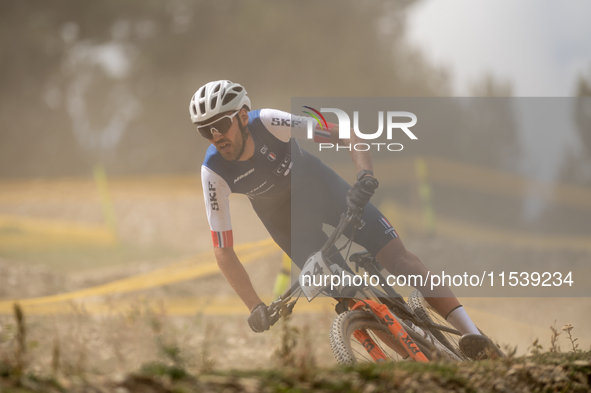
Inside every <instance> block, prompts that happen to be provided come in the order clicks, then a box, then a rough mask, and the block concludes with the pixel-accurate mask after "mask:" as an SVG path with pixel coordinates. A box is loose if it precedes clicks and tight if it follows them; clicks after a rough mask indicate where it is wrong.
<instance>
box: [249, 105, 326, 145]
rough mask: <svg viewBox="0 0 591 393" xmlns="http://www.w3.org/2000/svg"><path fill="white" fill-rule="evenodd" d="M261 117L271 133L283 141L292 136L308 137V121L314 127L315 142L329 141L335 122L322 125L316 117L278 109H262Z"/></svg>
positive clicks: (296, 137) (298, 137)
mask: <svg viewBox="0 0 591 393" xmlns="http://www.w3.org/2000/svg"><path fill="white" fill-rule="evenodd" d="M260 119H261V121H262V122H263V125H264V126H265V128H266V129H267V130H269V132H270V133H271V134H273V135H274V136H275V137H276V138H277V139H279V140H280V141H283V142H286V143H287V142H288V141H289V139H290V138H295V139H307V134H308V122H311V125H312V127H313V134H314V142H329V141H330V133H331V131H332V129H333V127H334V125H335V124H334V123H328V129H327V127H326V125H324V126H322V125H320V124H318V123H317V122H316V120H315V119H313V118H311V117H307V116H297V115H292V114H291V113H287V112H283V111H280V110H277V109H261V112H260Z"/></svg>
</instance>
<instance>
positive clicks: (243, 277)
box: [214, 247, 262, 311]
mask: <svg viewBox="0 0 591 393" xmlns="http://www.w3.org/2000/svg"><path fill="white" fill-rule="evenodd" d="M214 254H215V257H216V259H217V262H218V266H219V267H220V270H221V271H222V274H223V275H224V277H226V280H227V281H228V283H229V284H230V286H231V287H232V288H233V289H234V291H235V292H236V294H237V295H238V296H239V297H240V299H241V300H242V301H243V302H244V304H245V305H246V307H248V309H249V310H251V311H252V309H253V308H254V307H255V306H256V305H258V304H260V303H261V302H262V300H261V298H259V296H258V295H257V293H256V291H255V290H254V288H253V286H252V283H251V282H250V278H249V277H248V273H247V272H246V270H245V269H244V266H242V263H240V260H239V259H238V257H237V256H236V253H235V252H234V249H233V248H232V247H227V248H215V249H214Z"/></svg>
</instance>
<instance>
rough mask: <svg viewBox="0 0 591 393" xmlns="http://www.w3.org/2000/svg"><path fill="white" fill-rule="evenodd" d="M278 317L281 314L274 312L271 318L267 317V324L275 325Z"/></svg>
mask: <svg viewBox="0 0 591 393" xmlns="http://www.w3.org/2000/svg"><path fill="white" fill-rule="evenodd" d="M279 318H281V315H280V314H279V313H276V314H275V315H273V316H271V318H269V325H271V326H273V325H275V324H276V323H277V321H278V320H279Z"/></svg>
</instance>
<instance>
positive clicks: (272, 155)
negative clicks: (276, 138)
mask: <svg viewBox="0 0 591 393" xmlns="http://www.w3.org/2000/svg"><path fill="white" fill-rule="evenodd" d="M267 158H268V159H269V161H275V160H276V159H277V156H276V155H275V153H273V152H271V153H269V155H268V156H267Z"/></svg>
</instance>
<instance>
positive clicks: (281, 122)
mask: <svg viewBox="0 0 591 393" xmlns="http://www.w3.org/2000/svg"><path fill="white" fill-rule="evenodd" d="M300 123H301V122H300V121H298V120H291V119H280V118H278V117H274V118H272V119H271V125H272V126H283V127H291V126H292V125H293V126H297V125H299V124H300Z"/></svg>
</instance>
